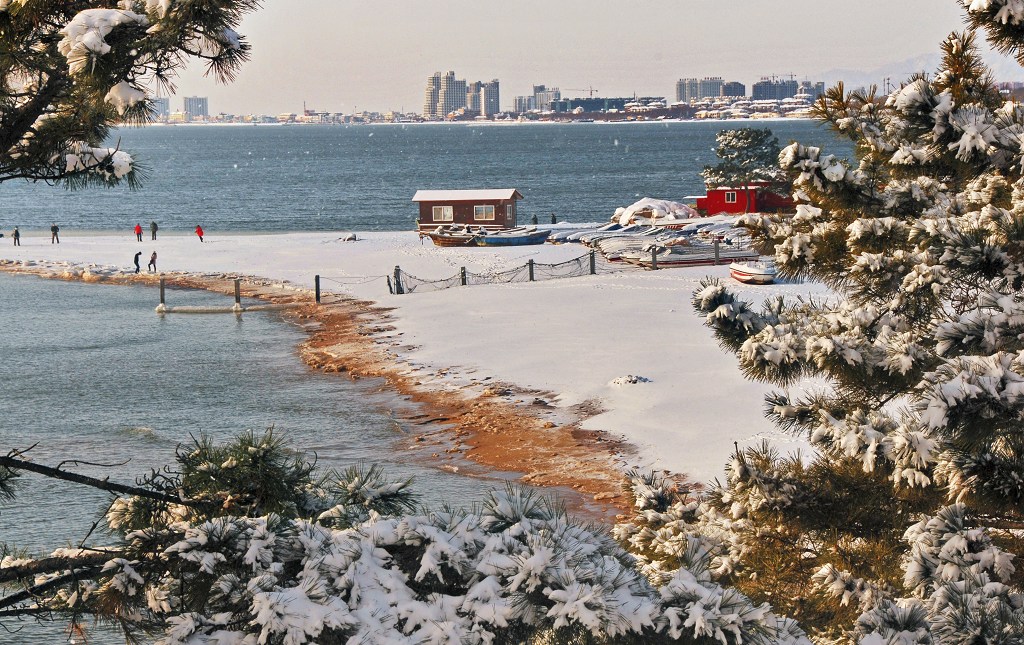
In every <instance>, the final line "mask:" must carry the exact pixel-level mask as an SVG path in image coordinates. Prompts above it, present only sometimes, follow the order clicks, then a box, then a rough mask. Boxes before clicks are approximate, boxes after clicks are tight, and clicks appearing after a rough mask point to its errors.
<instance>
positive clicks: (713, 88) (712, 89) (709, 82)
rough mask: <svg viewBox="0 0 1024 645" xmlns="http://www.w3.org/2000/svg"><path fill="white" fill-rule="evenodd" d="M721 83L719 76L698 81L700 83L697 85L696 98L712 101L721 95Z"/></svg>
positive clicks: (722, 82)
mask: <svg viewBox="0 0 1024 645" xmlns="http://www.w3.org/2000/svg"><path fill="white" fill-rule="evenodd" d="M723 84H724V81H722V77H721V76H709V77H705V78H702V79H700V83H698V85H697V98H701V99H713V98H717V97H719V96H721V95H722V85H723Z"/></svg>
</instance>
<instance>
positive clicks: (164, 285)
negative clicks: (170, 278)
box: [160, 278, 167, 306]
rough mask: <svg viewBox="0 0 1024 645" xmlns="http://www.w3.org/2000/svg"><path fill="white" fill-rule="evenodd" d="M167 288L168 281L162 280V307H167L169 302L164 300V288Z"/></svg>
mask: <svg viewBox="0 0 1024 645" xmlns="http://www.w3.org/2000/svg"><path fill="white" fill-rule="evenodd" d="M166 286H167V281H166V280H164V279H163V278H160V305H161V306H166V305H167V301H166V300H165V299H164V288H165V287H166Z"/></svg>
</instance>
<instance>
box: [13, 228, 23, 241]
mask: <svg viewBox="0 0 1024 645" xmlns="http://www.w3.org/2000/svg"><path fill="white" fill-rule="evenodd" d="M12 237H14V246H21V231H19V230H18V227H17V226H15V227H14V234H13V235H12Z"/></svg>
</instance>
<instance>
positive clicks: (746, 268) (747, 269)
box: [729, 260, 775, 284]
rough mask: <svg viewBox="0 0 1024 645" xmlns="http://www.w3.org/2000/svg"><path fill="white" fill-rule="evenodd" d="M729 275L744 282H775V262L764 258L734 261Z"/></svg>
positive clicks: (730, 266)
mask: <svg viewBox="0 0 1024 645" xmlns="http://www.w3.org/2000/svg"><path fill="white" fill-rule="evenodd" d="M729 275H730V276H732V279H733V280H737V281H739V282H743V283H744V284H771V283H773V282H775V264H774V263H772V262H770V261H764V260H751V261H747V262H733V263H732V264H730V265H729Z"/></svg>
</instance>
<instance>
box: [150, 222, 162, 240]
mask: <svg viewBox="0 0 1024 645" xmlns="http://www.w3.org/2000/svg"><path fill="white" fill-rule="evenodd" d="M158 228H160V227H159V226H157V225H156V222H150V223H149V232H150V233H152V234H153V239H154V240H155V239H156V230H157V229H158Z"/></svg>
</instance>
